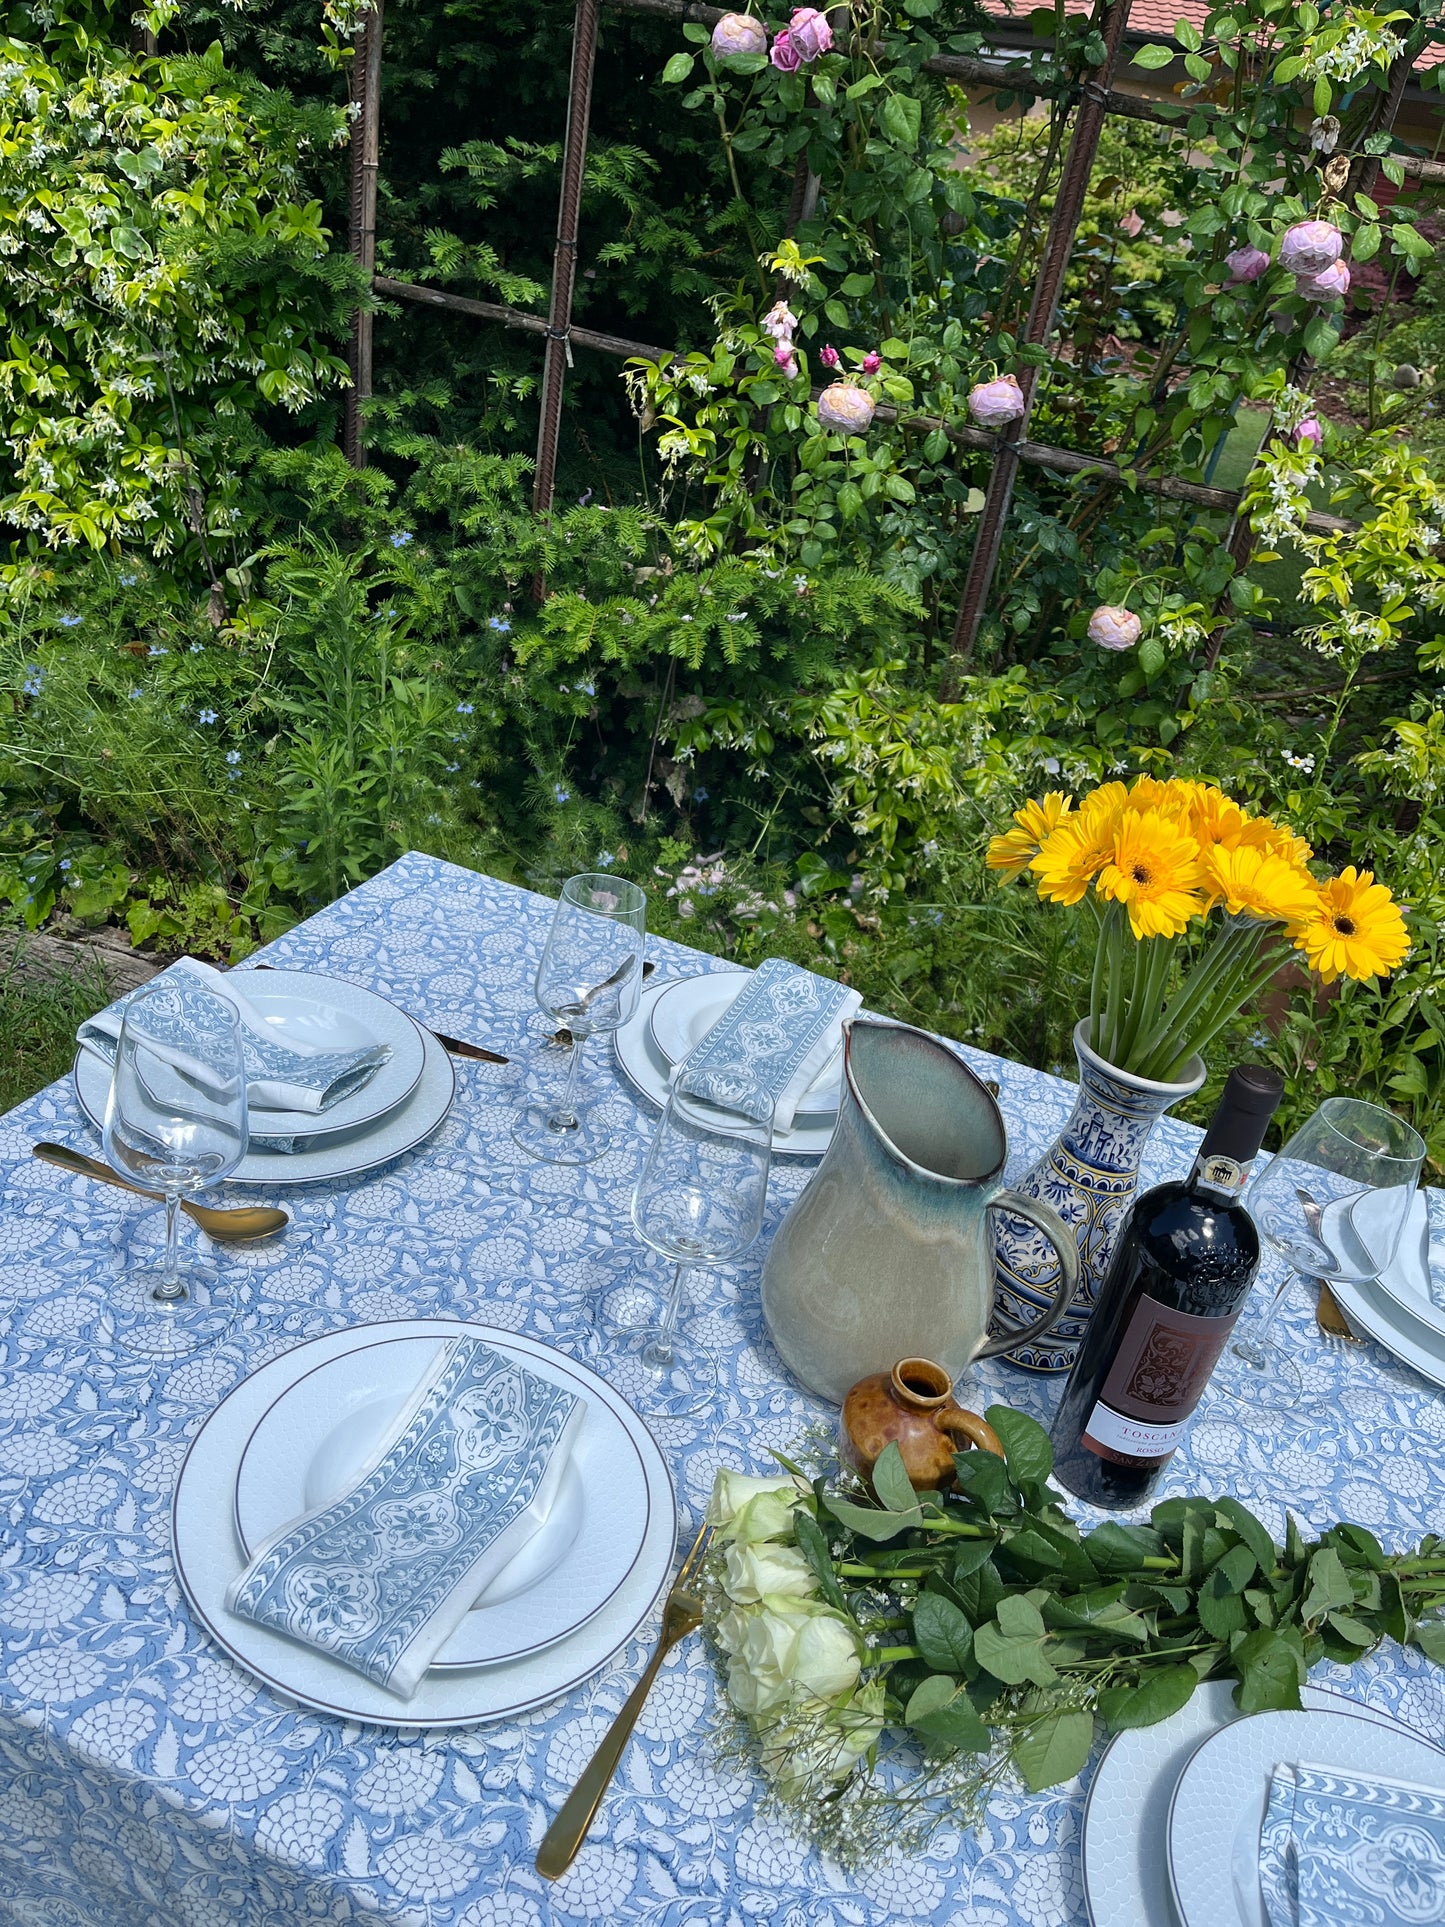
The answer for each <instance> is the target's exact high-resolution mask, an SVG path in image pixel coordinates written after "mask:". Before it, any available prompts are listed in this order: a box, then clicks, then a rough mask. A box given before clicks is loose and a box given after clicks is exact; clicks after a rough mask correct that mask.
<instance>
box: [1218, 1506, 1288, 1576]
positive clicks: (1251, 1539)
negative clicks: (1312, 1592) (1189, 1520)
mask: <svg viewBox="0 0 1445 1927" xmlns="http://www.w3.org/2000/svg"><path fill="white" fill-rule="evenodd" d="M1214 1510H1215V1512H1216V1514H1218V1513H1221V1512H1222V1513H1223V1514H1224V1516H1225V1518H1226V1519H1227V1520H1228V1521H1229V1523H1230V1525H1232V1526H1233V1527H1234V1529H1235V1531H1236V1532H1237V1533H1238V1534H1239V1536H1240V1538H1241V1539H1243V1541H1244V1543H1245V1544H1246V1545H1247V1546H1248V1547H1249V1549H1250V1551H1251V1552H1252V1553H1253V1554H1254V1556H1255V1560H1256V1562H1257V1563H1258V1565H1259V1568H1260V1570H1261V1571H1262V1572H1266V1573H1267V1572H1270V1571H1271V1570H1272V1569H1273V1567H1274V1563H1275V1560H1276V1559H1277V1558H1278V1556H1279V1548H1278V1547H1277V1546H1276V1545H1275V1543H1274V1540H1273V1539H1271V1538H1270V1536H1269V1533H1268V1532H1267V1531H1266V1530H1265V1528H1264V1526H1262V1525H1261V1524H1260V1522H1259V1520H1258V1519H1256V1518H1255V1516H1254V1514H1253V1513H1252V1512H1251V1511H1249V1510H1248V1508H1247V1507H1245V1506H1242V1505H1241V1504H1240V1503H1239V1501H1238V1499H1231V1498H1228V1497H1226V1498H1223V1499H1216V1500H1215V1502H1214Z"/></svg>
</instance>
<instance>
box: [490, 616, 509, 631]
mask: <svg viewBox="0 0 1445 1927" xmlns="http://www.w3.org/2000/svg"><path fill="white" fill-rule="evenodd" d="M487 627H488V628H489V629H495V630H496V632H497V634H498V635H499V636H509V635H511V633H512V625H511V623H510V622H508V621H507V620H506V618H505V617H504V616H488V617H487Z"/></svg>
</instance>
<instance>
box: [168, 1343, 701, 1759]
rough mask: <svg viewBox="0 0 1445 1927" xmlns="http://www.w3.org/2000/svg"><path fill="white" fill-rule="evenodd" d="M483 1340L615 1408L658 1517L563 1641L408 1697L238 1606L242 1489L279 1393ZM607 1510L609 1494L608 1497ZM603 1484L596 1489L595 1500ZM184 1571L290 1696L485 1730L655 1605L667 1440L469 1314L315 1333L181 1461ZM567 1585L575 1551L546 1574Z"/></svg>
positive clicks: (192, 1597) (667, 1544) (598, 1654)
mask: <svg viewBox="0 0 1445 1927" xmlns="http://www.w3.org/2000/svg"><path fill="white" fill-rule="evenodd" d="M454 1336H455V1337H473V1338H480V1339H483V1340H485V1342H486V1343H487V1344H489V1345H493V1346H495V1348H496V1349H497V1350H498V1351H499V1352H502V1353H504V1354H506V1355H507V1356H508V1357H511V1358H514V1359H516V1360H517V1361H518V1362H519V1363H521V1364H523V1365H525V1366H526V1368H527V1370H528V1371H531V1372H536V1373H537V1374H538V1375H539V1376H541V1377H543V1378H548V1379H550V1380H552V1381H553V1382H554V1383H557V1384H562V1385H565V1386H566V1387H567V1389H568V1390H569V1391H572V1392H574V1393H575V1394H576V1395H577V1396H579V1397H581V1398H584V1399H586V1400H587V1403H588V1406H589V1408H591V1407H592V1406H594V1405H596V1406H598V1407H601V1408H605V1409H606V1410H607V1411H608V1412H609V1413H610V1414H611V1415H612V1417H613V1418H614V1419H615V1420H616V1422H617V1424H618V1425H619V1426H620V1427H621V1429H622V1430H623V1431H625V1432H626V1434H627V1437H628V1439H629V1440H630V1441H631V1442H632V1443H633V1444H634V1445H635V1447H636V1449H637V1454H638V1457H639V1459H640V1460H641V1463H642V1467H643V1477H644V1481H645V1485H646V1490H647V1503H648V1515H647V1523H646V1528H645V1531H644V1535H643V1541H642V1549H641V1552H640V1554H639V1556H638V1558H637V1559H636V1561H635V1563H634V1564H633V1566H632V1568H631V1570H630V1571H629V1572H628V1574H627V1576H626V1578H625V1579H624V1580H623V1581H622V1583H621V1584H620V1585H619V1586H618V1587H617V1589H616V1591H615V1592H614V1593H613V1594H612V1596H611V1598H610V1599H608V1600H607V1602H606V1603H605V1604H604V1605H603V1606H602V1607H601V1608H600V1609H599V1610H598V1611H596V1612H594V1613H593V1614H592V1616H591V1617H590V1618H589V1619H588V1620H587V1621H586V1623H585V1624H584V1625H582V1626H579V1627H578V1628H577V1629H576V1630H575V1631H573V1632H571V1633H569V1634H567V1635H566V1636H565V1637H563V1638H561V1639H558V1640H557V1641H556V1642H555V1644H553V1645H550V1646H547V1647H545V1648H543V1649H542V1650H541V1651H539V1652H531V1653H528V1654H526V1655H524V1656H523V1657H522V1658H519V1659H514V1660H503V1661H501V1662H499V1663H498V1664H495V1665H490V1666H467V1667H460V1668H458V1667H453V1666H446V1667H438V1668H432V1669H431V1670H430V1671H428V1672H427V1674H426V1675H425V1677H424V1678H423V1680H422V1682H421V1685H420V1686H419V1687H418V1688H417V1690H416V1692H415V1693H414V1694H412V1696H411V1698H410V1699H406V1700H401V1699H398V1698H397V1696H396V1695H395V1694H394V1693H388V1692H387V1691H386V1690H385V1688H383V1687H381V1686H378V1685H376V1684H374V1683H373V1682H372V1681H371V1680H368V1679H367V1678H366V1677H365V1676H364V1675H363V1674H361V1673H357V1672H353V1671H352V1670H351V1668H350V1667H348V1666H343V1665H341V1664H340V1662H339V1661H337V1660H334V1659H332V1658H331V1657H329V1655H327V1654H325V1653H322V1652H318V1651H317V1650H316V1649H315V1648H313V1647H309V1646H306V1645H303V1644H302V1643H301V1642H299V1641H297V1640H292V1639H288V1638H286V1637H285V1635H284V1634H281V1633H275V1632H270V1631H267V1630H266V1629H264V1628H262V1627H260V1626H257V1625H255V1624H254V1623H253V1622H252V1621H250V1620H247V1619H243V1618H241V1617H239V1616H238V1615H237V1614H235V1613H232V1612H229V1611H228V1610H227V1608H226V1604H225V1599H226V1589H227V1587H228V1586H229V1585H230V1584H231V1582H232V1580H233V1579H235V1578H236V1577H237V1576H238V1575H239V1574H240V1572H241V1571H242V1570H243V1568H244V1566H245V1565H246V1563H247V1562H246V1559H245V1556H244V1554H243V1552H242V1550H241V1545H240V1542H239V1540H238V1538H237V1533H236V1521H235V1517H234V1509H233V1507H232V1506H230V1505H228V1504H226V1502H225V1499H224V1497H223V1496H222V1495H224V1494H227V1493H230V1492H233V1491H234V1490H235V1487H236V1480H237V1472H238V1468H239V1467H240V1464H241V1460H242V1456H243V1454H244V1453H245V1450H246V1446H247V1443H248V1441H249V1440H250V1438H251V1436H252V1434H253V1433H254V1432H255V1430H256V1427H257V1425H258V1424H259V1422H260V1421H261V1420H262V1419H263V1418H264V1416H265V1415H266V1413H267V1412H268V1411H270V1410H271V1408H272V1406H273V1405H275V1403H276V1402H277V1400H278V1399H279V1398H280V1397H281V1395H282V1394H283V1393H284V1392H285V1391H287V1390H288V1389H289V1388H290V1387H291V1386H292V1385H294V1384H297V1383H298V1382H299V1381H300V1380H302V1379H303V1378H305V1377H306V1376H307V1375H308V1374H310V1373H312V1372H314V1371H315V1370H316V1368H317V1367H318V1366H321V1365H325V1364H328V1363H329V1362H330V1361H331V1360H332V1359H336V1358H342V1357H345V1356H346V1355H347V1354H348V1353H350V1352H354V1351H357V1350H361V1349H366V1348H369V1347H372V1346H375V1345H377V1344H378V1343H383V1342H386V1341H389V1340H397V1339H418V1338H420V1339H423V1340H426V1341H428V1342H429V1343H430V1344H431V1345H432V1346H435V1345H436V1343H437V1342H438V1340H440V1339H443V1338H450V1337H454ZM600 1497H601V1502H602V1504H603V1505H604V1506H605V1505H606V1504H607V1503H608V1495H607V1494H606V1493H605V1492H604V1493H602V1494H601V1495H600ZM591 1498H592V1495H591V1494H584V1500H585V1501H586V1502H590V1501H591ZM171 1530H172V1543H173V1545H174V1549H175V1560H176V1573H177V1576H178V1578H179V1580H180V1583H181V1586H182V1588H183V1589H184V1591H185V1594H186V1597H187V1599H188V1600H189V1601H190V1604H191V1607H192V1609H193V1610H194V1612H195V1614H196V1616H197V1618H198V1619H199V1621H200V1622H201V1624H202V1625H203V1626H204V1627H205V1629H206V1631H207V1632H208V1633H209V1634H210V1636H211V1638H212V1639H213V1640H215V1642H216V1644H217V1645H218V1646H220V1647H221V1648H222V1650H223V1651H225V1652H226V1653H228V1654H229V1655H230V1656H231V1658H232V1659H234V1660H235V1661H236V1663H237V1664H238V1665H239V1666H242V1667H244V1668H245V1669H246V1671H247V1672H249V1673H251V1674H253V1675H254V1676H255V1677H256V1678H257V1679H260V1680H262V1681H264V1682H265V1683H266V1684H267V1685H268V1686H271V1687H273V1688H274V1689H275V1690H276V1691H277V1692H278V1693H281V1694H283V1695H285V1696H286V1697H287V1698H288V1699H291V1700H296V1701H299V1702H300V1703H301V1704H302V1705H304V1706H310V1707H314V1708H315V1709H316V1711H318V1712H321V1713H330V1714H334V1715H336V1716H337V1717H338V1718H340V1719H348V1720H369V1721H373V1722H375V1723H377V1724H379V1725H382V1726H391V1727H402V1728H414V1727H447V1726H475V1725H480V1724H482V1723H483V1722H485V1721H489V1720H502V1719H513V1718H515V1717H516V1716H517V1715H518V1714H520V1713H525V1712H527V1711H529V1710H530V1709H531V1708H532V1707H534V1706H542V1705H545V1704H546V1702H547V1701H549V1700H552V1699H556V1698H557V1697H558V1695H559V1694H562V1693H566V1692H569V1691H570V1690H571V1689H572V1688H573V1687H575V1686H577V1685H579V1684H580V1683H581V1682H582V1681H583V1680H584V1679H587V1678H589V1677H590V1676H591V1675H592V1674H593V1673H595V1672H596V1671H597V1670H598V1669H599V1668H600V1667H602V1666H604V1665H605V1664H606V1663H607V1661H608V1660H609V1659H610V1658H611V1657H612V1655H613V1654H614V1653H615V1652H616V1651H617V1649H618V1648H619V1647H620V1646H622V1645H624V1644H625V1643H626V1641H627V1640H629V1639H630V1638H631V1637H632V1636H633V1634H634V1633H636V1631H637V1630H638V1628H639V1627H640V1626H641V1625H642V1624H643V1622H644V1621H645V1620H646V1619H647V1618H648V1616H649V1614H650V1613H651V1612H652V1610H653V1607H654V1606H655V1605H656V1603H657V1600H658V1598H659V1596H660V1595H661V1593H662V1590H663V1588H664V1586H665V1585H666V1584H667V1581H668V1579H669V1577H670V1575H671V1571H672V1564H673V1556H674V1554H675V1552H676V1548H677V1508H676V1501H675V1499H674V1496H673V1490H672V1481H671V1479H670V1478H669V1476H668V1471H667V1466H666V1463H665V1461H664V1460H663V1457H662V1454H661V1452H660V1451H659V1450H658V1448H657V1445H656V1443H655V1441H654V1440H653V1438H652V1436H651V1434H650V1433H649V1432H648V1430H647V1428H646V1427H645V1426H644V1425H643V1423H642V1421H641V1420H640V1419H639V1418H638V1416H637V1414H636V1413H635V1412H634V1411H633V1410H632V1409H631V1407H630V1406H629V1405H628V1404H627V1403H626V1401H625V1400H624V1399H623V1398H622V1397H621V1396H620V1395H619V1394H618V1393H617V1392H615V1391H613V1389H612V1388H611V1386H610V1385H608V1384H606V1383H605V1382H604V1381H603V1380H602V1379H600V1378H598V1377H597V1376H596V1374H595V1373H593V1372H590V1371H588V1370H587V1368H586V1367H585V1366H582V1365H578V1364H575V1363H574V1362H573V1361H572V1360H571V1359H568V1358H564V1357H562V1355H561V1354H560V1353H558V1352H555V1351H553V1350H551V1349H550V1347H548V1346H546V1345H542V1344H540V1343H538V1341H537V1340H536V1339H532V1338H526V1337H521V1336H519V1335H518V1334H516V1333H515V1332H509V1331H499V1330H495V1329H493V1328H492V1327H490V1326H486V1325H473V1324H467V1323H465V1322H463V1321H461V1320H459V1319H424V1318H412V1319H397V1320H392V1321H388V1322H385V1323H381V1324H373V1325H354V1326H349V1327H347V1328H346V1329H345V1330H342V1331H336V1332H328V1333H327V1334H326V1335H325V1336H324V1337H322V1338H313V1339H311V1340H309V1341H308V1342H307V1343H306V1344H304V1345H298V1346H297V1347H296V1348H295V1350H294V1351H290V1352H286V1353H283V1354H282V1356H281V1357H279V1358H274V1359H272V1360H271V1361H270V1363H269V1364H266V1365H263V1366H262V1367H261V1368H260V1370H259V1371H256V1372H253V1373H252V1374H251V1376H250V1377H249V1378H247V1379H244V1380H243V1381H242V1382H241V1384H239V1385H238V1386H237V1387H236V1388H235V1390H234V1391H232V1392H231V1393H230V1394H229V1395H228V1396H227V1397H226V1398H224V1399H223V1400H222V1401H221V1403H220V1404H219V1405H218V1406H217V1407H216V1409H215V1411H214V1412H212V1413H211V1415H210V1417H209V1418H208V1419H207V1420H206V1422H205V1424H204V1425H203V1426H202V1427H201V1429H200V1431H199V1432H198V1433H197V1434H196V1436H195V1438H194V1439H193V1440H192V1441H191V1445H190V1449H189V1451H188V1452H187V1454H186V1457H185V1461H184V1463H183V1464H182V1466H181V1472H180V1477H179V1479H178V1480H177V1482H176V1491H175V1498H174V1500H173V1502H172V1508H171ZM548 1583H549V1584H554V1585H557V1586H565V1584H566V1583H567V1579H566V1560H565V1559H564V1560H563V1561H562V1562H561V1563H560V1564H559V1566H558V1567H557V1569H556V1571H555V1573H554V1574H553V1575H552V1577H551V1579H550V1580H549V1582H548Z"/></svg>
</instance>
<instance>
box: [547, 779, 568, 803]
mask: <svg viewBox="0 0 1445 1927" xmlns="http://www.w3.org/2000/svg"><path fill="white" fill-rule="evenodd" d="M552 794H553V795H554V796H555V797H556V799H557V801H558V802H559V803H565V802H567V801H568V800H569V798H570V797H571V795H572V792H571V790H564V789H563V787H562V785H561V784H560V783H559V784H558V785H557V787H556V788H555V789H554V790H553V792H552Z"/></svg>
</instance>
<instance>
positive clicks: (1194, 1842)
mask: <svg viewBox="0 0 1445 1927" xmlns="http://www.w3.org/2000/svg"><path fill="white" fill-rule="evenodd" d="M1302 1760H1308V1761H1310V1762H1311V1763H1312V1764H1314V1765H1317V1766H1333V1767H1339V1768H1342V1769H1344V1770H1346V1771H1349V1772H1354V1773H1363V1774H1371V1775H1377V1776H1379V1777H1380V1778H1384V1779H1399V1780H1408V1781H1410V1782H1411V1783H1412V1784H1414V1785H1418V1786H1426V1787H1429V1788H1430V1789H1431V1791H1432V1792H1438V1793H1445V1752H1442V1751H1441V1749H1440V1748H1439V1747H1438V1746H1432V1745H1431V1744H1430V1742H1429V1741H1428V1740H1425V1739H1421V1737H1420V1736H1419V1734H1418V1733H1415V1734H1412V1733H1409V1732H1405V1731H1400V1730H1398V1729H1396V1728H1394V1727H1386V1726H1382V1725H1380V1724H1379V1722H1378V1721H1376V1720H1373V1719H1367V1718H1361V1717H1360V1715H1359V1714H1358V1713H1356V1712H1347V1711H1345V1710H1344V1709H1343V1708H1342V1707H1335V1708H1332V1709H1331V1710H1330V1711H1329V1712H1322V1711H1319V1710H1317V1709H1315V1708H1313V1707H1307V1708H1306V1709H1305V1710H1304V1711H1303V1712H1299V1713H1255V1714H1253V1715H1252V1716H1251V1717H1250V1718H1248V1719H1242V1720H1236V1721H1234V1723H1233V1724H1232V1725H1230V1726H1226V1727H1224V1728H1223V1729H1222V1730H1221V1731H1220V1732H1218V1733H1213V1734H1211V1735H1210V1736H1209V1737H1208V1738H1207V1739H1204V1740H1202V1741H1201V1742H1200V1743H1199V1745H1198V1746H1197V1747H1196V1748H1195V1750H1194V1752H1193V1753H1192V1754H1191V1755H1190V1757H1189V1760H1188V1763H1187V1764H1186V1766H1185V1768H1184V1771H1183V1772H1182V1773H1181V1774H1180V1776H1179V1779H1178V1782H1177V1784H1176V1785H1175V1788H1174V1797H1173V1799H1172V1800H1171V1801H1170V1803H1169V1882H1170V1889H1171V1892H1172V1894H1173V1897H1174V1905H1175V1908H1176V1910H1177V1912H1178V1914H1179V1918H1180V1920H1181V1921H1182V1922H1183V1927H1269V1918H1268V1915H1267V1913H1266V1910H1265V1905H1264V1896H1263V1893H1262V1892H1261V1889H1260V1879H1259V1835H1260V1828H1261V1826H1262V1824H1263V1821H1264V1814H1265V1808H1266V1806H1267V1805H1268V1803H1269V1783H1270V1777H1271V1775H1272V1774H1273V1772H1274V1769H1275V1768H1276V1767H1277V1766H1280V1765H1283V1764H1285V1763H1294V1762H1297V1761H1302ZM1341 1927H1344V1924H1343V1923H1341Z"/></svg>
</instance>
